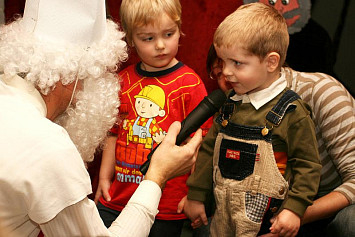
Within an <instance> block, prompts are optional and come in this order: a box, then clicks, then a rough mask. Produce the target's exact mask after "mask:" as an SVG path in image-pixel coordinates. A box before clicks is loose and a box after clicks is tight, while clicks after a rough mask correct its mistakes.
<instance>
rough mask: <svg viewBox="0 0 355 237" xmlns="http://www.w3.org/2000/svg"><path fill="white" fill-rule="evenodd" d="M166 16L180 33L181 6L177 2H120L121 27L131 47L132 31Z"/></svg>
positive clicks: (164, 0)
mask: <svg viewBox="0 0 355 237" xmlns="http://www.w3.org/2000/svg"><path fill="white" fill-rule="evenodd" d="M164 13H165V14H167V15H168V16H169V17H170V18H171V19H172V20H173V21H174V22H175V23H176V24H177V26H178V27H179V30H180V32H181V4H180V1H179V0H122V3H121V7H120V17H121V26H122V28H123V30H124V32H125V33H126V41H127V43H128V45H130V46H132V31H133V29H134V28H135V27H137V26H138V27H139V26H144V25H149V24H154V23H155V22H156V19H158V17H159V16H161V15H162V14H164Z"/></svg>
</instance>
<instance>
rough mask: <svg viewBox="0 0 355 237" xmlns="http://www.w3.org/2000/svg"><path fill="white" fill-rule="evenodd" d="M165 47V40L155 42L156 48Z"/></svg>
mask: <svg viewBox="0 0 355 237" xmlns="http://www.w3.org/2000/svg"><path fill="white" fill-rule="evenodd" d="M164 48H165V43H164V41H163V40H160V39H158V40H157V42H156V44H155V49H156V50H161V49H164Z"/></svg>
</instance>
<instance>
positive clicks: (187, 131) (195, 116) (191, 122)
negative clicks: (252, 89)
mask: <svg viewBox="0 0 355 237" xmlns="http://www.w3.org/2000/svg"><path fill="white" fill-rule="evenodd" d="M226 99H227V97H226V95H225V94H224V92H223V91H222V90H215V91H213V92H212V93H211V94H209V95H208V96H206V97H205V98H204V99H203V100H202V101H201V102H200V103H199V104H198V105H197V106H196V108H195V109H194V110H192V111H191V112H190V113H189V114H188V115H187V117H186V118H185V119H184V120H183V121H182V122H181V130H180V132H179V134H178V135H177V137H176V145H180V144H181V143H182V142H183V141H185V140H186V138H188V137H189V136H190V135H191V134H192V133H193V132H195V131H196V130H197V129H198V128H200V127H201V126H202V124H204V123H205V122H206V121H207V120H208V119H209V118H210V117H211V116H213V115H214V114H215V113H216V112H217V111H218V110H219V108H220V107H221V106H222V105H223V103H224V102H225V101H226ZM158 146H159V145H158ZM158 146H156V147H155V148H154V149H153V150H152V151H151V152H150V153H149V154H148V157H147V158H148V160H147V161H146V162H145V163H144V164H143V165H142V166H141V167H140V171H141V172H142V173H143V174H146V173H147V171H148V167H149V164H150V159H151V157H152V155H153V153H154V151H155V149H157V148H158Z"/></svg>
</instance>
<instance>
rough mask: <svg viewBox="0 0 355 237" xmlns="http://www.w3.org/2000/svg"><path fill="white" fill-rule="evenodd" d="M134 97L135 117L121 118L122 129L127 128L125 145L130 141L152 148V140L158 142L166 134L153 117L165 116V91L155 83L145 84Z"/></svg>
mask: <svg viewBox="0 0 355 237" xmlns="http://www.w3.org/2000/svg"><path fill="white" fill-rule="evenodd" d="M134 98H135V109H136V113H137V115H138V116H137V118H136V119H131V120H128V119H125V120H123V129H125V130H128V134H127V145H128V143H130V142H133V143H140V144H144V148H148V149H152V148H153V142H155V143H157V144H159V143H160V142H161V141H162V140H163V138H164V137H165V135H166V132H165V131H163V130H162V129H161V128H160V126H159V124H158V123H157V121H156V119H155V117H157V116H159V117H164V116H165V110H164V105H165V93H164V90H163V89H162V88H160V87H159V86H156V85H148V86H145V87H144V88H143V89H142V90H141V91H140V92H139V94H138V95H136V96H134Z"/></svg>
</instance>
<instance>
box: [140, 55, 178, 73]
mask: <svg viewBox="0 0 355 237" xmlns="http://www.w3.org/2000/svg"><path fill="white" fill-rule="evenodd" d="M178 62H179V61H178V60H177V59H176V58H173V59H172V60H171V61H170V62H169V63H168V64H167V65H165V66H162V67H152V66H150V65H148V64H146V63H144V62H143V61H142V63H141V69H142V70H143V71H147V72H158V71H163V70H166V69H169V68H171V67H173V66H175V65H176V64H177V63H178Z"/></svg>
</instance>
